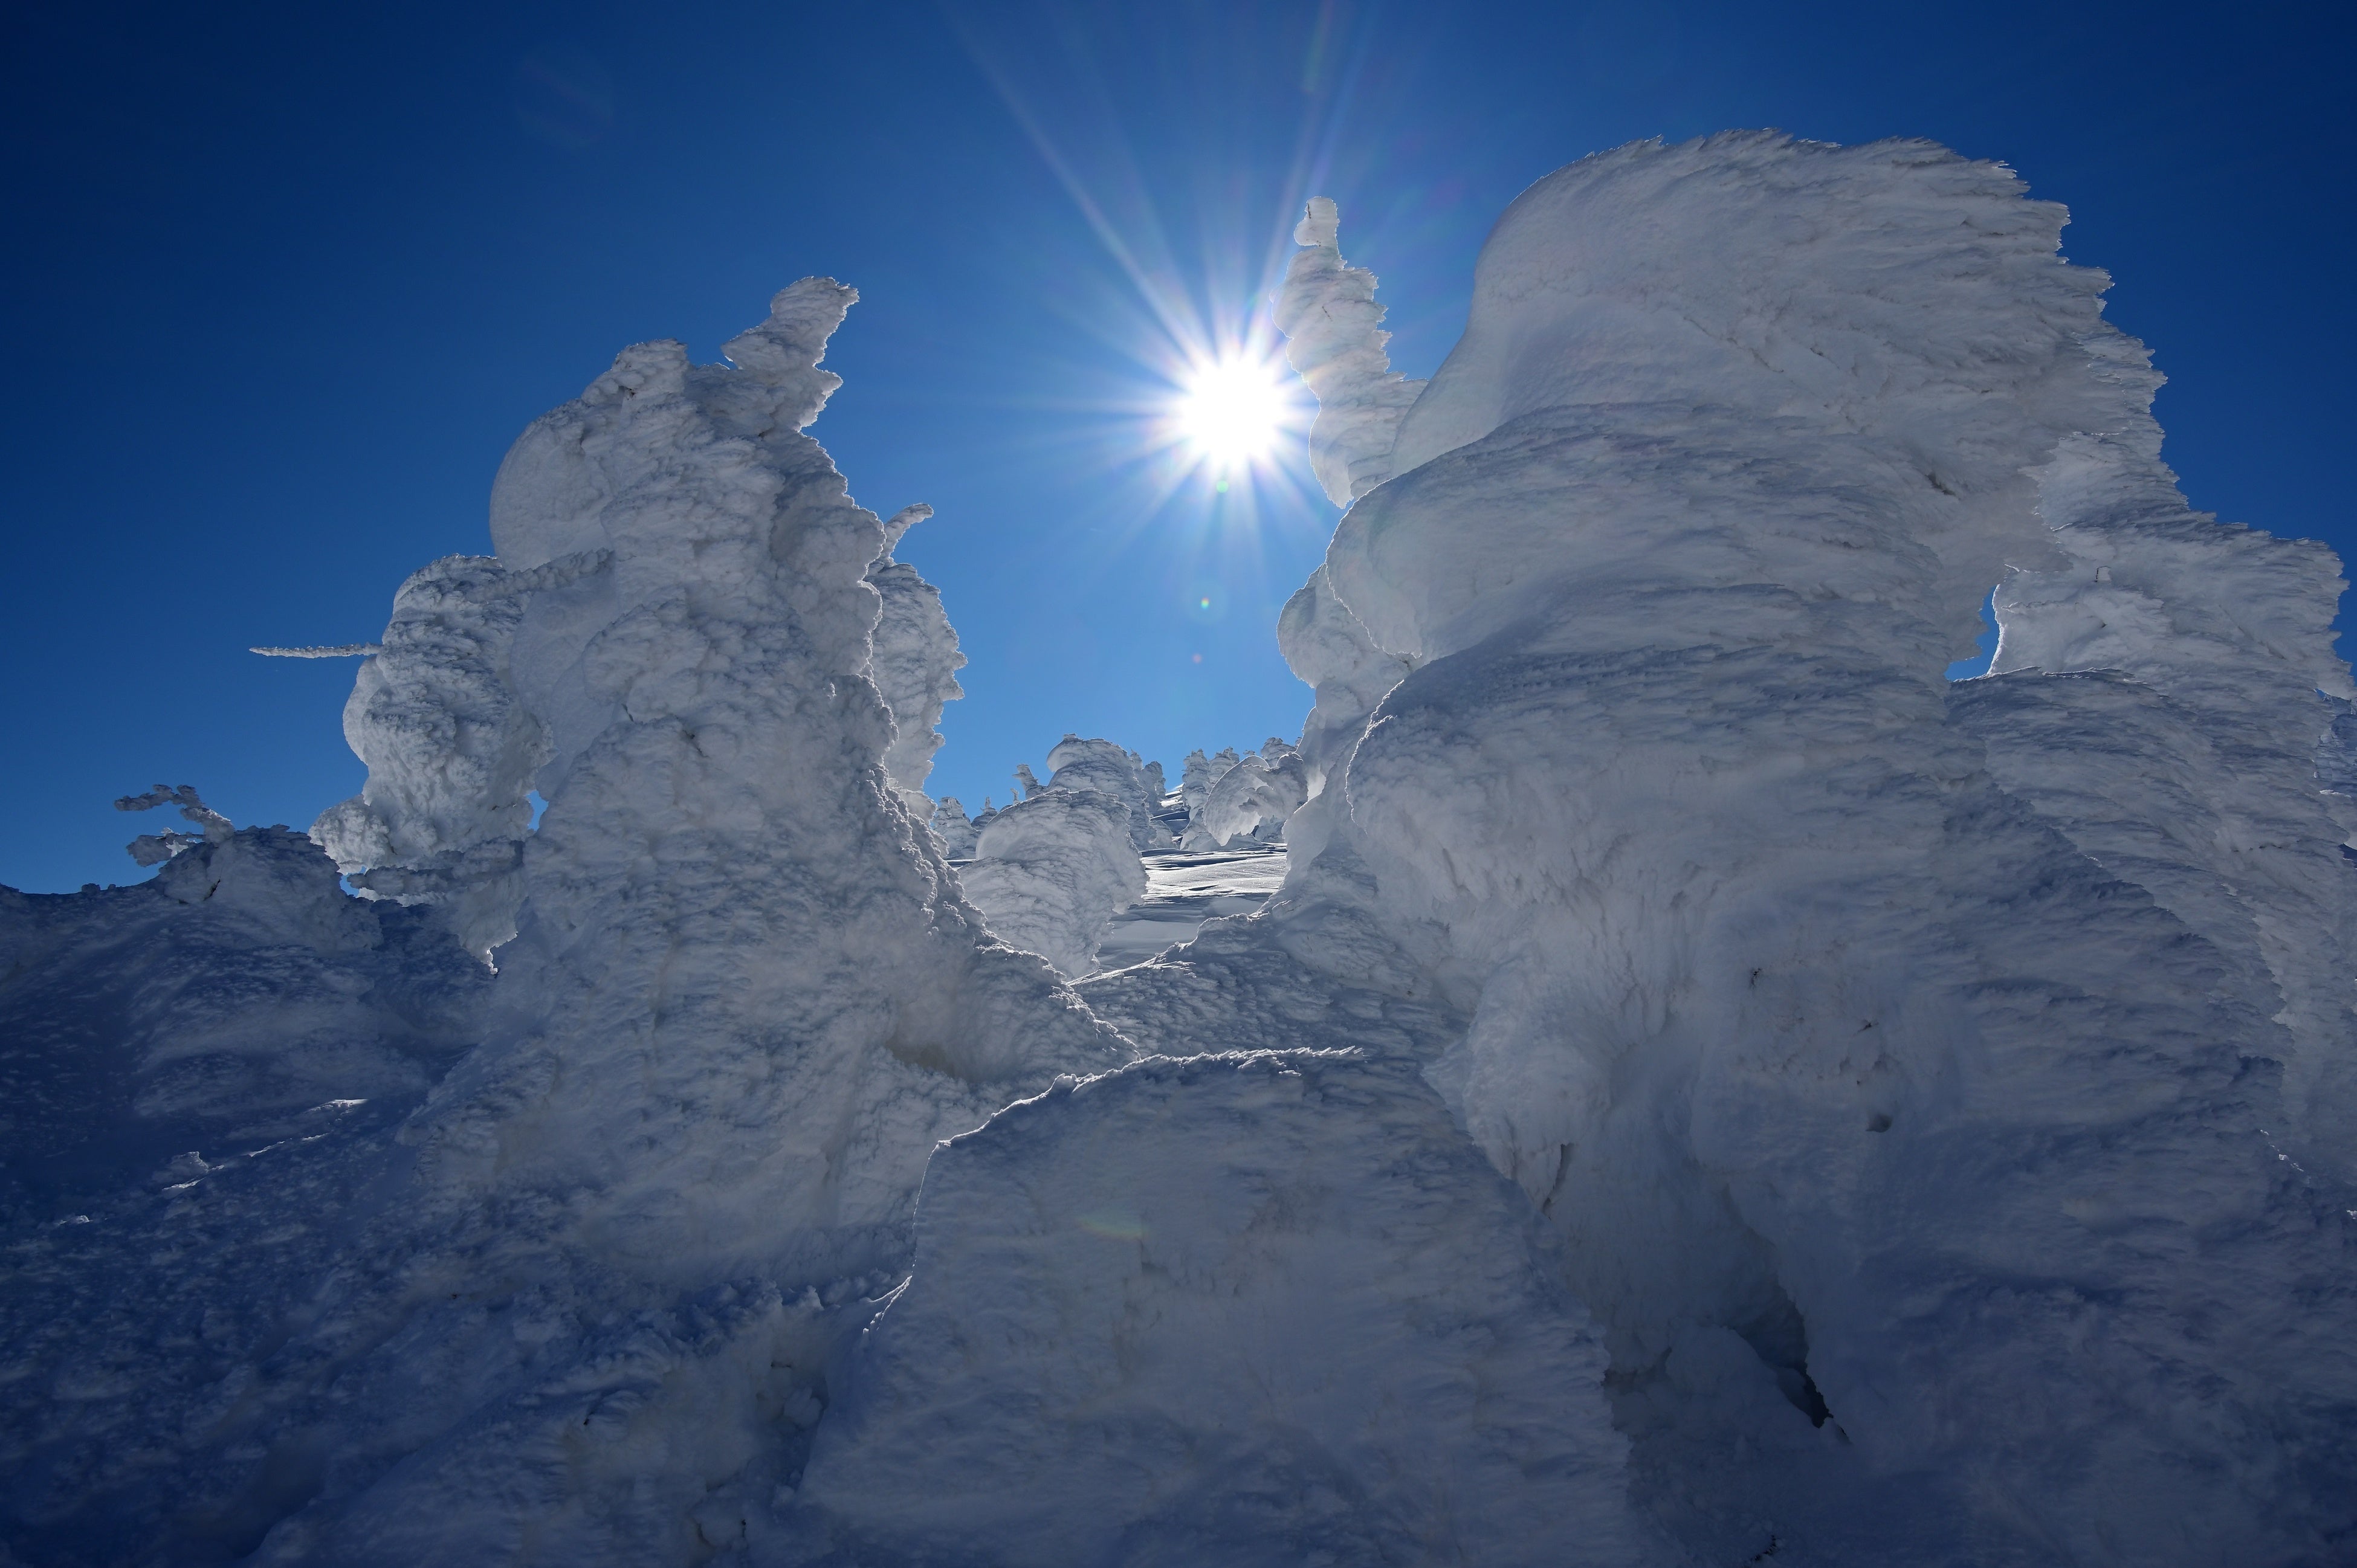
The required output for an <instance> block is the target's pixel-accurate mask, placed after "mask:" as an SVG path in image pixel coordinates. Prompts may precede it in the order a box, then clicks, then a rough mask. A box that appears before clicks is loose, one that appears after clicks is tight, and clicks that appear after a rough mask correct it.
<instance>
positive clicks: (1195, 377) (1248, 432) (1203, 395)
mask: <svg viewBox="0 0 2357 1568" xmlns="http://www.w3.org/2000/svg"><path fill="white" fill-rule="evenodd" d="M1173 413H1174V418H1175V420H1176V423H1177V424H1178V427H1179V435H1180V437H1181V438H1182V439H1183V440H1184V441H1185V442H1186V443H1187V445H1189V446H1191V447H1193V448H1194V450H1195V453H1196V456H1198V457H1199V458H1200V460H1201V461H1203V462H1206V463H1209V464H1210V465H1211V466H1212V467H1218V468H1234V467H1243V466H1245V465H1247V464H1251V463H1255V462H1258V461H1260V460H1261V459H1262V458H1264V457H1267V456H1270V455H1272V454H1273V453H1274V452H1275V449H1276V442H1277V437H1278V436H1279V435H1281V434H1282V433H1283V431H1284V429H1285V427H1286V423H1287V421H1288V420H1289V419H1290V418H1291V416H1292V413H1293V408H1292V403H1291V400H1290V399H1288V398H1287V396H1286V387H1285V383H1284V381H1282V380H1281V379H1280V377H1279V372H1278V370H1277V367H1275V366H1274V365H1271V364H1268V363H1266V362H1265V361H1263V360H1253V359H1248V358H1244V357H1242V356H1238V357H1235V358H1231V359H1222V360H1211V361H1209V362H1207V363H1204V364H1200V365H1198V366H1197V367H1196V368H1195V369H1194V370H1193V371H1191V372H1190V373H1189V375H1188V376H1187V377H1186V379H1185V381H1183V382H1182V383H1181V386H1180V389H1179V402H1178V405H1177V407H1176V409H1175V410H1174V411H1173Z"/></svg>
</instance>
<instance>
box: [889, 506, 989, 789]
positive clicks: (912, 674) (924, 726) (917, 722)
mask: <svg viewBox="0 0 2357 1568" xmlns="http://www.w3.org/2000/svg"><path fill="white" fill-rule="evenodd" d="M932 515H933V509H932V508H931V507H929V506H925V505H923V504H921V503H920V504H919V505H916V506H909V507H903V508H901V509H900V510H899V511H897V512H895V513H893V514H892V516H891V517H889V518H888V519H887V520H886V521H885V523H884V553H883V554H881V555H879V556H877V558H876V562H875V564H873V565H871V566H869V567H868V568H867V585H868V586H870V587H872V588H874V589H875V590H876V592H877V596H878V597H880V598H881V599H882V601H883V604H882V607H880V609H879V610H878V611H877V618H876V635H875V639H874V642H875V650H874V654H873V660H872V663H873V669H874V671H875V676H876V690H877V695H879V696H881V697H882V698H883V699H884V705H885V707H886V708H888V709H889V710H890V712H891V714H892V727H893V734H892V744H891V745H890V746H887V747H886V748H885V751H884V771H885V772H886V774H888V776H889V777H890V779H891V780H892V787H893V788H894V789H898V790H899V792H900V798H901V800H903V801H904V802H905V803H906V804H907V806H908V808H909V811H912V812H915V813H917V814H918V815H919V816H920V817H923V816H926V815H929V814H930V813H931V811H932V802H931V800H929V799H928V798H927V797H926V795H925V778H926V775H928V774H930V773H931V772H932V770H933V753H935V752H936V751H939V750H940V749H941V747H942V737H941V733H940V731H939V730H937V729H936V728H935V727H934V726H935V725H939V724H940V723H941V722H942V708H943V707H944V706H945V705H946V704H948V703H952V702H953V701H955V700H956V699H957V698H959V697H963V696H964V695H965V693H964V692H963V690H962V689H961V688H960V687H959V685H958V683H957V672H958V671H960V670H962V669H963V668H965V655H964V654H963V653H961V652H959V651H958V641H957V633H956V632H955V631H954V630H952V628H951V627H950V618H949V617H948V615H947V614H945V613H944V612H943V611H942V591H941V590H940V589H939V588H936V587H934V586H933V585H931V583H928V582H926V581H925V580H924V578H922V577H920V576H919V575H917V569H916V568H915V567H913V566H910V565H907V564H903V563H901V562H899V561H895V560H893V559H892V552H893V550H894V549H896V548H897V547H898V546H899V542H900V536H901V535H902V534H904V533H906V532H908V531H909V529H910V528H911V527H913V526H914V525H916V524H917V523H920V522H921V521H924V520H925V519H927V518H929V517H931V516H932Z"/></svg>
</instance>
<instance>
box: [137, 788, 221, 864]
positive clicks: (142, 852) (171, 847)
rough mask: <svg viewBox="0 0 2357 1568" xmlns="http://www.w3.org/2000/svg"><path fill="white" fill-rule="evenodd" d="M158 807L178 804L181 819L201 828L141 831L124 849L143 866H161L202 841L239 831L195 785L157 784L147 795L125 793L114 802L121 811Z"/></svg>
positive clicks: (212, 840) (215, 841) (206, 841)
mask: <svg viewBox="0 0 2357 1568" xmlns="http://www.w3.org/2000/svg"><path fill="white" fill-rule="evenodd" d="M158 806H178V807H179V808H180V816H181V818H182V820H183V821H186V822H194V823H195V824H196V825H197V828H198V830H199V831H197V832H193V833H184V832H161V833H141V834H140V835H139V836H138V837H137V838H135V839H133V840H132V841H131V842H130V843H127V844H125V845H124V852H125V853H127V854H129V855H130V856H131V858H132V859H133V860H134V861H135V862H136V863H138V864H139V865H162V864H163V863H164V862H166V861H167V860H169V859H171V858H172V857H173V856H174V855H176V854H179V853H180V852H181V851H182V850H185V849H194V848H195V847H196V846H197V845H199V844H200V843H224V842H226V841H227V840H228V839H229V837H230V835H231V834H232V833H234V832H236V831H237V830H236V828H235V827H234V826H232V825H231V822H230V820H229V819H228V818H227V817H224V816H222V815H221V813H220V812H219V811H214V810H213V809H212V808H211V807H210V806H208V805H206V804H205V802H204V799H203V797H202V796H200V795H199V794H198V793H197V789H196V786H195V785H193V784H182V785H179V786H178V787H175V786H173V785H169V784H158V785H156V788H154V789H150V790H148V791H147V792H146V793H145V794H144V795H125V796H124V797H123V798H122V799H121V800H117V801H115V802H114V809H115V810H116V811H154V810H155V809H156V807H158Z"/></svg>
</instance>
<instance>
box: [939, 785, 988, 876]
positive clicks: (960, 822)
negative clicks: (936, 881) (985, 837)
mask: <svg viewBox="0 0 2357 1568" xmlns="http://www.w3.org/2000/svg"><path fill="white" fill-rule="evenodd" d="M992 814H993V815H996V812H994V813H992ZM928 825H929V826H931V828H932V830H933V837H934V838H935V839H936V840H937V841H939V842H940V843H941V846H942V854H945V855H947V856H948V857H949V858H950V859H952V860H968V859H971V858H973V855H974V843H975V841H977V840H978V839H980V838H981V836H982V829H981V827H980V826H979V825H978V824H977V823H976V822H974V821H973V820H972V819H971V818H969V817H967V815H966V814H965V802H964V801H963V800H959V799H958V798H957V797H956V796H955V795H944V796H942V798H941V799H940V800H936V801H934V802H933V814H932V816H931V819H930V821H929V822H928Z"/></svg>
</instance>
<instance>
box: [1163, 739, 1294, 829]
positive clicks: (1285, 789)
mask: <svg viewBox="0 0 2357 1568" xmlns="http://www.w3.org/2000/svg"><path fill="white" fill-rule="evenodd" d="M1308 792H1309V791H1308V782H1307V774H1306V772H1305V770H1304V768H1303V766H1302V762H1301V758H1300V757H1299V755H1298V754H1297V753H1296V752H1295V750H1294V748H1293V747H1292V746H1288V745H1286V743H1285V742H1284V741H1282V740H1280V739H1277V738H1275V737H1274V736H1272V737H1271V738H1270V739H1269V741H1268V742H1267V744H1266V745H1265V746H1262V747H1261V749H1260V750H1259V751H1257V752H1255V753H1254V754H1253V755H1252V756H1250V757H1244V758H1243V760H1241V761H1239V762H1238V763H1237V764H1236V765H1235V766H1234V767H1233V768H1228V769H1227V770H1226V771H1224V772H1222V774H1221V775H1220V777H1219V780H1218V782H1216V783H1214V784H1213V785H1212V786H1211V789H1209V790H1208V791H1206V792H1205V794H1204V797H1203V801H1202V804H1201V805H1200V807H1199V808H1197V809H1196V810H1194V811H1189V813H1188V817H1187V832H1186V836H1185V838H1184V839H1182V840H1181V841H1180V843H1181V847H1183V848H1187V849H1232V848H1233V847H1235V846H1236V845H1237V844H1239V843H1243V842H1245V841H1247V840H1249V841H1252V842H1254V843H1273V842H1275V840H1277V839H1280V838H1282V837H1283V836H1284V834H1285V823H1286V819H1287V818H1288V817H1290V816H1292V815H1293V813H1294V811H1297V809H1298V808H1299V807H1300V806H1301V804H1302V802H1303V801H1304V800H1307V799H1308Z"/></svg>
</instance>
